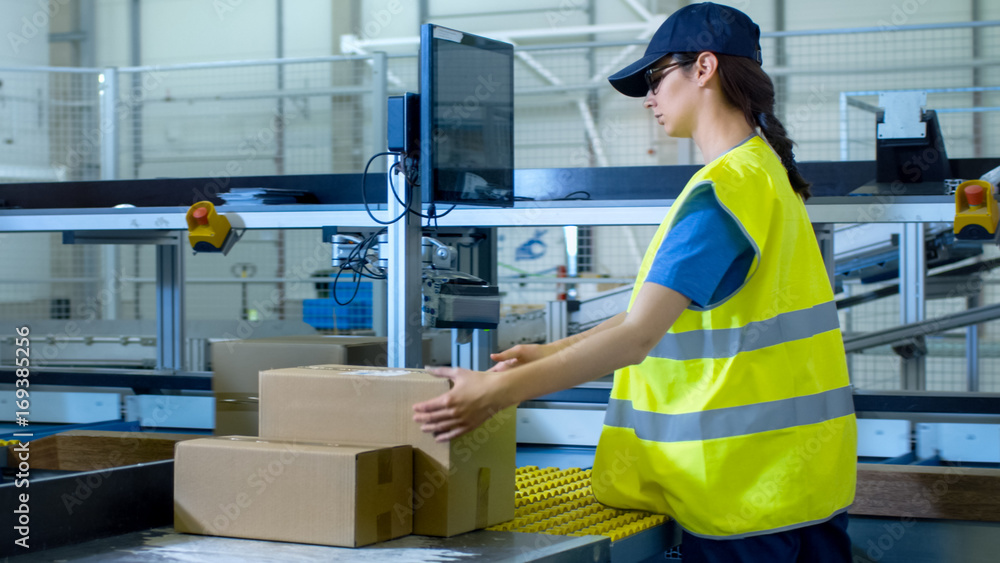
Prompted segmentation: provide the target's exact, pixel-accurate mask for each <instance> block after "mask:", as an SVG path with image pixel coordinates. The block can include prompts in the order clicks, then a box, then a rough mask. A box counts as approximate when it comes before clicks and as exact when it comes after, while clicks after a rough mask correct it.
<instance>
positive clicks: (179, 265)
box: [156, 236, 186, 371]
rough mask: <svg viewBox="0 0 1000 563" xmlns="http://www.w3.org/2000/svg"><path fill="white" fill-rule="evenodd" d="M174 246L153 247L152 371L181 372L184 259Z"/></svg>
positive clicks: (177, 245) (178, 243)
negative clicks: (153, 330) (154, 300)
mask: <svg viewBox="0 0 1000 563" xmlns="http://www.w3.org/2000/svg"><path fill="white" fill-rule="evenodd" d="M185 238H186V237H183V236H178V237H177V240H178V242H177V243H176V244H158V245H156V369H158V370H171V371H172V370H182V369H184V255H183V253H182V251H181V242H180V241H182V240H184V239H185Z"/></svg>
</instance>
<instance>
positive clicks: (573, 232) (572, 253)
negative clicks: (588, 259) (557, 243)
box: [563, 226, 580, 300]
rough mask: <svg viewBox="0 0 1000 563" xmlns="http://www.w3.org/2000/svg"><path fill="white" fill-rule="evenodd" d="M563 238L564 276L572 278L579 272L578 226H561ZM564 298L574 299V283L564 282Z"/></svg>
mask: <svg viewBox="0 0 1000 563" xmlns="http://www.w3.org/2000/svg"><path fill="white" fill-rule="evenodd" d="M563 238H565V239H566V277H568V278H570V279H574V278H576V277H577V276H578V275H579V274H580V271H579V256H580V228H579V227H576V226H566V227H563ZM566 298H567V299H570V300H573V299H576V284H573V283H568V284H566Z"/></svg>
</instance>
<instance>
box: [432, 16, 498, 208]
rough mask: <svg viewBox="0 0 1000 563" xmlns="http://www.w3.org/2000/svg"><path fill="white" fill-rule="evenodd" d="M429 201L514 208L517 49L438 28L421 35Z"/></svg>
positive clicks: (475, 36)
mask: <svg viewBox="0 0 1000 563" xmlns="http://www.w3.org/2000/svg"><path fill="white" fill-rule="evenodd" d="M420 185H421V192H422V197H423V201H424V203H458V204H468V205H490V206H504V207H510V206H513V205H514V48H513V46H512V45H510V44H509V43H503V42H501V41H495V40H492V39H487V38H485V37H479V36H477V35H471V34H469V33H463V32H461V31H456V30H453V29H448V28H446V27H441V26H438V25H434V24H425V25H424V26H422V27H421V29H420Z"/></svg>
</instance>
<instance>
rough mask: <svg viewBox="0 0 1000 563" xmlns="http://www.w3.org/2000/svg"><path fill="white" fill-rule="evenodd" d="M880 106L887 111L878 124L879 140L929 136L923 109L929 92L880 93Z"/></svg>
mask: <svg viewBox="0 0 1000 563" xmlns="http://www.w3.org/2000/svg"><path fill="white" fill-rule="evenodd" d="M878 105H879V106H880V107H882V108H884V109H885V114H884V116H883V118H882V122H881V123H879V124H878V138H879V139H917V138H924V137H926V136H927V124H926V123H924V121H923V117H924V113H923V109H924V106H926V105H927V92H880V93H879V95H878Z"/></svg>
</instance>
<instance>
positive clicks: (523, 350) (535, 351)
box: [490, 344, 555, 371]
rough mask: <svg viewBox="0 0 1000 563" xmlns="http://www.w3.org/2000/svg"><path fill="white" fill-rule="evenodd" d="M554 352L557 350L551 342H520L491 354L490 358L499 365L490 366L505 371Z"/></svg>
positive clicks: (492, 369)
mask: <svg viewBox="0 0 1000 563" xmlns="http://www.w3.org/2000/svg"><path fill="white" fill-rule="evenodd" d="M553 352H555V350H554V347H553V346H551V345H549V344H518V345H517V346H514V347H513V348H508V349H506V350H504V351H503V352H499V353H496V354H490V359H491V360H493V361H494V362H497V365H495V366H493V367H492V368H490V371H504V370H508V369H510V368H514V367H517V366H523V365H524V364H527V363H531V362H534V361H535V360H540V359H542V358H544V357H545V356H548V355H550V354H552V353H553Z"/></svg>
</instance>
